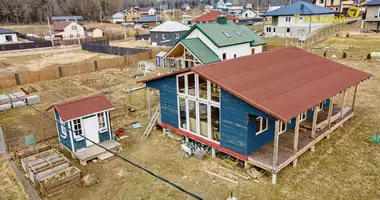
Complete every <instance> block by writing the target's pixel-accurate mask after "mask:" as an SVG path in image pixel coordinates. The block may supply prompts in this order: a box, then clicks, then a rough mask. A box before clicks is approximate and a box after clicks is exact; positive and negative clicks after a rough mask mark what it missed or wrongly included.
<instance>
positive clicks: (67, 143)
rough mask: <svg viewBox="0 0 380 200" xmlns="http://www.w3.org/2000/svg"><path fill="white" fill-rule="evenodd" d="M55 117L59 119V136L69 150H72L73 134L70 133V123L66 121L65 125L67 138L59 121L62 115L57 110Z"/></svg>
mask: <svg viewBox="0 0 380 200" xmlns="http://www.w3.org/2000/svg"><path fill="white" fill-rule="evenodd" d="M54 115H55V116H54V117H55V120H56V121H57V128H58V130H57V131H58V137H59V140H60V142H61V144H63V145H64V146H65V147H67V148H68V149H69V150H71V151H72V146H71V136H70V134H69V129H68V126H67V125H68V123H67V122H65V126H66V138H63V137H62V127H61V125H60V124H59V123H58V122H59V121H60V116H59V115H58V113H57V112H55V111H54Z"/></svg>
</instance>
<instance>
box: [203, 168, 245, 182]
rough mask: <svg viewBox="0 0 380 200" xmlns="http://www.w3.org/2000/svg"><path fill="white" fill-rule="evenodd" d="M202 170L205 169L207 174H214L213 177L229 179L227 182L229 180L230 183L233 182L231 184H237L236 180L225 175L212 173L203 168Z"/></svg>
mask: <svg viewBox="0 0 380 200" xmlns="http://www.w3.org/2000/svg"><path fill="white" fill-rule="evenodd" d="M204 171H205V172H206V173H207V174H210V175H213V176H215V177H217V178H220V179H222V180H225V181H229V182H231V183H233V184H236V185H238V184H239V182H238V181H234V180H232V179H229V178H227V177H224V176H221V175H219V174H216V173H214V172H210V171H208V170H204Z"/></svg>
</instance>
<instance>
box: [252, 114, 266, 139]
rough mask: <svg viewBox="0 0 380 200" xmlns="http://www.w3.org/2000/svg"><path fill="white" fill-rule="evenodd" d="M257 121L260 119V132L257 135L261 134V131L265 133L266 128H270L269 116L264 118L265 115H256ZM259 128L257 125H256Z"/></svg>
mask: <svg viewBox="0 0 380 200" xmlns="http://www.w3.org/2000/svg"><path fill="white" fill-rule="evenodd" d="M255 120H256V121H257V120H260V130H259V131H258V132H256V135H259V134H260V133H263V132H265V131H266V130H268V121H269V120H268V118H263V117H261V116H260V117H256V119H255ZM264 120H265V121H266V127H265V129H263V124H264V123H263V121H264ZM256 128H257V127H256Z"/></svg>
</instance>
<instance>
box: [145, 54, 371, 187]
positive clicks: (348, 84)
mask: <svg viewBox="0 0 380 200" xmlns="http://www.w3.org/2000/svg"><path fill="white" fill-rule="evenodd" d="M322 72H323V74H321V73H322ZM370 76H371V74H368V73H365V72H362V71H359V70H357V69H354V68H351V67H347V66H344V65H342V64H340V63H337V62H334V61H332V60H330V59H327V58H324V57H322V56H318V55H315V54H313V53H310V52H308V51H305V50H303V49H299V48H296V47H288V48H283V49H279V50H275V51H269V52H266V53H262V54H257V55H250V56H244V57H240V58H236V59H231V60H227V61H224V62H218V63H213V64H209V65H206V66H199V67H192V68H187V69H183V70H179V71H175V72H173V73H168V74H164V75H161V76H158V77H153V78H151V79H147V80H143V81H141V82H143V83H146V86H147V89H148V91H149V90H150V88H153V89H156V90H159V94H160V109H161V113H160V114H161V115H160V118H159V119H158V124H159V125H160V126H162V127H163V128H164V129H163V131H164V133H166V130H171V131H173V132H176V133H179V134H181V135H184V136H185V137H186V141H188V139H189V138H190V139H192V140H195V141H198V142H200V143H203V144H205V145H207V146H209V147H212V155H213V156H215V152H216V151H220V152H224V153H225V154H228V155H231V156H233V157H235V158H237V159H239V160H242V161H244V163H245V165H249V164H251V165H254V166H257V167H259V168H262V169H264V170H267V171H269V172H270V173H272V183H276V175H277V173H278V172H279V171H280V170H281V169H283V168H284V167H286V166H287V165H289V164H290V163H292V162H293V165H294V166H295V165H296V163H297V159H298V157H299V156H301V154H303V153H305V152H307V150H309V149H310V150H311V151H314V150H315V148H314V146H315V145H316V144H317V143H318V142H319V141H321V140H322V139H323V138H325V137H328V136H330V134H331V132H332V131H334V130H336V129H337V128H339V127H341V126H343V124H344V123H345V122H346V121H348V120H349V119H351V118H352V117H353V116H354V106H355V99H356V94H357V89H358V85H359V83H361V81H364V80H367V79H369V78H370ZM348 90H350V91H349V92H348ZM351 90H353V92H351ZM148 94H149V93H148ZM339 94H342V95H339ZM347 94H351V95H347ZM352 94H353V95H352ZM337 95H339V96H340V100H339V101H337V99H336V98H334V97H336V96H337ZM348 98H350V100H348ZM147 99H149V98H147ZM346 99H347V101H349V102H350V103H349V104H348V103H345V102H346ZM351 99H352V101H351ZM349 125H352V124H350V123H348V124H347V126H349ZM344 126H346V125H344ZM346 134H348V132H347V133H346ZM334 136H335V135H334ZM331 143H332V142H331V141H330V142H328V141H325V143H324V145H334V144H331ZM310 155H311V154H310ZM304 164H307V162H306V163H304Z"/></svg>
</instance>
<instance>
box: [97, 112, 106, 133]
mask: <svg viewBox="0 0 380 200" xmlns="http://www.w3.org/2000/svg"><path fill="white" fill-rule="evenodd" d="M98 124H99V130H100V131H105V130H106V129H107V126H106V119H105V117H104V112H102V113H98Z"/></svg>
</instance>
